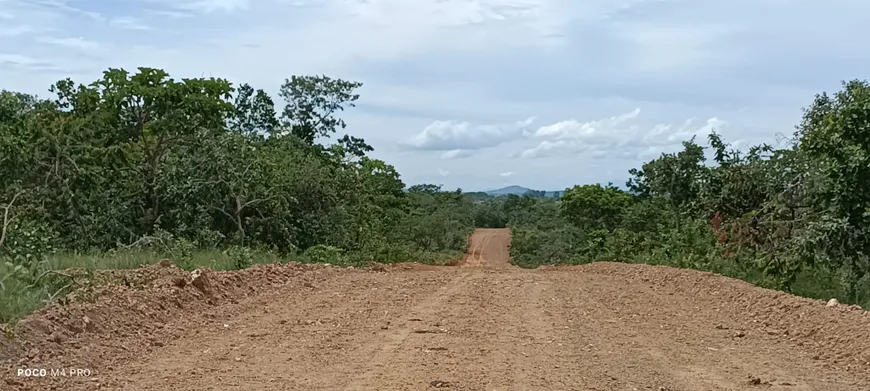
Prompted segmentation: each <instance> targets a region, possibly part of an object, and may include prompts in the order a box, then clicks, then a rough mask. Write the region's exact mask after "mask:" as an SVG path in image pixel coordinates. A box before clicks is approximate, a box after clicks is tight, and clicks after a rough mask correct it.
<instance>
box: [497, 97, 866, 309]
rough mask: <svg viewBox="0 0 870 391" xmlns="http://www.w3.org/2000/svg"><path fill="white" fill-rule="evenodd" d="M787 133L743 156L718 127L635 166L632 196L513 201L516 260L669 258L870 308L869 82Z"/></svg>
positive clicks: (573, 194) (823, 101) (615, 193)
mask: <svg viewBox="0 0 870 391" xmlns="http://www.w3.org/2000/svg"><path fill="white" fill-rule="evenodd" d="M780 136H781V137H782V141H783V143H782V144H784V145H785V146H784V147H780V148H775V147H773V146H771V145H768V144H761V145H756V146H752V147H750V148H747V149H746V150H744V151H741V150H737V149H735V148H732V147H731V146H730V145H729V144H728V143H727V142H726V141H725V140H724V139H723V137H722V136H721V135H719V134H716V133H713V134H710V135H709V137H708V139H707V140H695V139H694V138H693V139H691V140H687V141H685V142H684V143H683V148H682V150H681V151H679V152H676V153H666V154H662V155H661V156H660V157H658V158H656V159H653V160H651V161H649V162H646V163H644V164H643V165H642V166H641V167H640V168H636V169H632V170H631V171H630V174H631V179H630V180H629V181H628V183H627V184H626V185H627V187H628V189H629V190H628V191H623V190H621V189H619V188H617V187H615V186H612V185H606V186H602V185H582V186H574V187H573V188H570V189H567V190H566V193H565V194H564V195H563V196H562V197H561V199H560V200H559V201H551V200H542V199H534V198H531V197H517V196H514V197H512V198H510V199H508V200H507V201H506V202H505V204H504V210H505V212H504V213H502V214H503V215H504V214H512V215H511V216H510V217H509V220H510V221H509V223H508V224H509V225H511V226H512V228H513V232H514V239H513V246H512V249H511V251H512V255H513V259H514V261H515V262H516V263H517V264H520V265H524V266H535V265H540V264H546V263H558V262H565V263H586V262H592V261H598V260H608V261H627V262H637V263H649V264H665V265H672V266H678V267H688V268H694V269H699V270H706V271H712V272H717V273H723V274H726V275H729V276H733V277H737V278H741V279H744V280H747V281H750V282H753V283H756V284H759V285H761V286H766V287H770V288H776V289H781V290H786V291H790V292H793V293H797V294H801V295H805V296H811V297H818V298H831V297H836V298H838V299H840V301H844V302H849V303H861V304H863V305H864V306H865V307H866V306H868V305H870V85H868V83H867V82H866V81H860V80H853V81H849V82H846V83H843V85H842V89H841V90H840V91H837V92H836V93H834V94H828V93H821V94H818V95H817V96H816V97H815V98H814V100H813V101H812V103H811V105H809V106H808V107H807V108H805V109H804V113H803V117H802V120H801V122H800V123H799V124H798V125H797V126H796V127H795V130H794V132H793V133H792V134H791V135H788V136H783V135H780ZM708 157H709V158H710V160H709V161H708ZM518 204H522V205H523V206H522V207H521V208H520V209H519V210H520V212H517V211H516V210H515V209H516V205H518Z"/></svg>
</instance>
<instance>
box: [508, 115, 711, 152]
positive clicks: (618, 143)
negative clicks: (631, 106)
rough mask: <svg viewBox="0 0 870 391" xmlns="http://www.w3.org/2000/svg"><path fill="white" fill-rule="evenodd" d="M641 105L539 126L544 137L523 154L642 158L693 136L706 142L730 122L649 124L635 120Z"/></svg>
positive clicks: (690, 120)
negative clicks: (618, 112)
mask: <svg viewBox="0 0 870 391" xmlns="http://www.w3.org/2000/svg"><path fill="white" fill-rule="evenodd" d="M639 114H640V109H635V110H633V111H630V112H628V113H625V114H622V115H617V116H613V117H609V118H604V119H599V120H592V121H588V122H582V123H581V122H578V121H577V120H568V121H562V122H557V123H555V124H552V125H546V126H542V127H540V128H538V130H537V131H536V132H535V137H536V138H543V139H544V140H543V141H541V142H540V143H538V145H536V146H534V147H531V148H528V149H525V150H524V151H522V152H521V153H520V154H519V156H520V157H523V158H545V157H554V156H571V155H576V154H585V155H588V156H590V157H592V158H597V159H605V158H606V159H631V160H635V161H637V160H642V159H649V158H651V157H655V156H657V155H659V154H660V153H662V152H665V151H669V150H671V149H673V148H676V147H678V146H680V145H681V143H682V142H683V141H686V140H689V139H691V138H692V137H695V138H696V142H699V143H704V142H706V137H707V136H708V135H709V134H710V133H712V132H714V131H716V132H719V133H721V130H722V128H723V127H725V126H726V125H727V123H726V122H725V121H722V120H720V119H718V118H715V117H713V118H710V119H708V120H707V121H706V122H705V123H704V124H703V125H700V126H694V125H693V123H694V119H688V120H686V121H685V122H684V123H683V125H681V126H679V127H674V126H673V125H671V124H657V125H654V126H651V127H646V126H642V125H638V124H636V123H632V122H631V121H632V120H635V119H637V117H638V115H639Z"/></svg>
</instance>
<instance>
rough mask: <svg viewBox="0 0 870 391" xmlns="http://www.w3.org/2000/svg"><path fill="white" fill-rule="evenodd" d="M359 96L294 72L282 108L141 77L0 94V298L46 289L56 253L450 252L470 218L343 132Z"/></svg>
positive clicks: (197, 83)
mask: <svg viewBox="0 0 870 391" xmlns="http://www.w3.org/2000/svg"><path fill="white" fill-rule="evenodd" d="M359 87H361V83H358V82H352V81H346V80H340V79H333V78H330V77H327V76H293V77H291V78H290V79H287V80H285V82H284V83H283V85H281V87H280V93H279V98H280V99H281V100H282V101H283V102H282V103H283V104H282V105H280V106H279V105H276V104H275V102H274V101H273V99H272V97H270V96H269V95H268V94H267V93H266V92H264V91H263V90H261V89H255V88H253V87H252V86H250V85H247V84H241V85H238V86H234V85H233V84H232V83H230V82H229V81H227V80H224V79H218V78H190V79H181V80H176V79H173V78H171V77H170V76H169V75H168V74H167V73H166V72H165V71H163V70H160V69H152V68H139V69H138V70H137V71H136V72H128V71H125V70H123V69H109V70H107V71H105V72H104V73H103V76H102V78H100V79H99V80H96V81H94V82H92V83H89V84H76V83H75V82H73V81H72V80H70V79H66V80H61V81H58V82H57V83H55V84H53V85H52V86H51V87H50V90H49V91H50V93H51V94H52V97H51V98H48V99H47V98H41V97H38V96H34V95H30V94H25V93H20V92H13V91H6V90H3V91H2V92H0V178H2V179H0V223H2V226H0V229H2V231H0V259H2V262H0V267H2V268H3V269H2V272H3V273H0V274H2V275H3V277H0V290H7V291H9V292H10V293H9V295H14V294H15V293H14V292H15V291H16V290H18V289H21V288H22V284H23V286H24V287H41V286H43V285H44V283H45V281H44V280H43V279H45V278H54V277H56V276H55V274H54V273H46V271H50V270H52V265H50V264H49V263H50V258H51V256H50V255H51V254H54V253H59V252H66V253H70V252H74V253H85V252H90V253H94V252H96V253H105V252H107V251H124V250H131V251H132V250H135V249H156V250H158V252H161V253H165V254H166V256H170V257H172V258H173V260H175V261H176V262H177V263H179V264H180V265H181V266H183V267H187V268H193V267H196V266H198V265H196V264H194V263H192V262H191V259H192V258H193V256H192V255H193V254H194V253H195V252H196V251H199V250H201V249H237V250H239V251H236V252H235V253H234V254H240V253H241V254H244V252H243V251H241V249H255V250H257V251H263V252H270V253H275V254H280V255H281V256H283V257H290V258H299V259H310V260H324V259H328V260H331V261H333V262H344V263H356V264H358V263H364V262H369V261H376V260H377V261H384V262H396V261H412V260H422V261H427V262H443V261H445V260H447V259H450V258H455V257H457V256H460V255H461V254H462V252H463V251H464V249H465V244H466V243H465V241H466V237H467V236H468V235H469V234H470V232H471V231H472V229H473V223H474V222H473V219H472V217H471V216H472V212H471V209H472V204H471V202H470V201H469V200H468V199H466V197H464V196H463V195H462V193H461V191H452V192H451V191H444V190H442V189H441V188H440V187H438V186H433V185H417V186H411V187H410V188H407V186H406V184H405V183H403V181H402V180H401V178H400V176H399V173H398V172H397V171H396V169H395V168H394V167H393V166H391V165H389V164H387V163H386V162H384V161H381V160H378V159H374V158H371V157H370V156H368V153H370V152H371V151H372V150H373V148H372V147H371V146H370V145H369V144H367V143H366V142H365V140H363V139H361V138H357V137H354V136H352V135H349V134H343V133H344V132H343V130H344V129H345V128H346V126H347V124H346V123H345V121H344V120H343V119H341V116H340V114H341V112H342V111H343V110H345V109H346V108H350V107H353V106H354V104H355V102H356V100H357V99H358V98H359V95H358V94H357V92H356V91H357V89H358V88H359ZM339 136H340V137H339ZM243 258H244V257H243ZM237 263H238V267H245V266H247V265H249V264H250V263H251V260H250V259H239V260H237ZM46 274H49V275H48V276H46ZM52 294H53V293H52ZM0 312H3V311H0Z"/></svg>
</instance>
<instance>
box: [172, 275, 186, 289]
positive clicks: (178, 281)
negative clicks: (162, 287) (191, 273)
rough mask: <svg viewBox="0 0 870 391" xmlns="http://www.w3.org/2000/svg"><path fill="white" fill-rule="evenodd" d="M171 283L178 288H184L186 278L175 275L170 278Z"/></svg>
mask: <svg viewBox="0 0 870 391" xmlns="http://www.w3.org/2000/svg"><path fill="white" fill-rule="evenodd" d="M172 285H175V286H177V287H179V288H184V287H185V286H187V280H185V279H184V278H182V277H175V278H173V279H172Z"/></svg>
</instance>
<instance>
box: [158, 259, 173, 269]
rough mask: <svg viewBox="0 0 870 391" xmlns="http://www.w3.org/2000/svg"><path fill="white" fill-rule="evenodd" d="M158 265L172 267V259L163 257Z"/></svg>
mask: <svg viewBox="0 0 870 391" xmlns="http://www.w3.org/2000/svg"><path fill="white" fill-rule="evenodd" d="M157 265H158V266H160V267H170V266H172V261H170V260H168V259H161V260H160V262H157Z"/></svg>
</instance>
